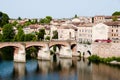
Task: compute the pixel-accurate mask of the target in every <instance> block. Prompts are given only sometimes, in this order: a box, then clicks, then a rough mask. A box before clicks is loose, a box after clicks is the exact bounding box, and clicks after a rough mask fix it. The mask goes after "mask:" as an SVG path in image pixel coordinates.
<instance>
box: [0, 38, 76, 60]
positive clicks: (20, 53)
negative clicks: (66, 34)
mask: <svg viewBox="0 0 120 80" xmlns="http://www.w3.org/2000/svg"><path fill="white" fill-rule="evenodd" d="M76 44H77V42H76V41H74V40H64V41H63V40H61V41H60V40H54V41H41V42H1V43H0V48H3V47H8V46H11V47H14V48H15V50H14V61H16V62H25V61H26V51H25V49H27V48H29V47H32V46H38V47H40V49H39V50H38V59H42V60H43V59H44V60H50V58H51V56H50V47H52V46H54V45H60V46H61V48H60V51H59V53H61V54H62V56H66V57H72V54H73V53H76V49H74V47H75V46H76ZM71 46H72V47H71ZM63 51H65V54H63ZM67 53H69V54H67Z"/></svg>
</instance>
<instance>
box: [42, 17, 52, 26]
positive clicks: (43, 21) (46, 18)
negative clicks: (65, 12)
mask: <svg viewBox="0 0 120 80" xmlns="http://www.w3.org/2000/svg"><path fill="white" fill-rule="evenodd" d="M51 20H52V17H51V16H46V17H45V18H43V19H40V24H49V23H50V21H51Z"/></svg>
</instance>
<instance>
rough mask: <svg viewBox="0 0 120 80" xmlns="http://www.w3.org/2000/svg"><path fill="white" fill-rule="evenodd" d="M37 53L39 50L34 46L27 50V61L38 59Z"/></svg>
mask: <svg viewBox="0 0 120 80" xmlns="http://www.w3.org/2000/svg"><path fill="white" fill-rule="evenodd" d="M37 52H38V51H37V49H36V48H35V47H34V46H32V47H30V48H28V49H27V50H26V58H27V59H31V58H33V59H37Z"/></svg>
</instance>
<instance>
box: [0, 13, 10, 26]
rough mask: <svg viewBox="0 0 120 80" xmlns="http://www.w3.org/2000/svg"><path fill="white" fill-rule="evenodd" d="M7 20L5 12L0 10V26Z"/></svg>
mask: <svg viewBox="0 0 120 80" xmlns="http://www.w3.org/2000/svg"><path fill="white" fill-rule="evenodd" d="M8 22H9V16H8V15H7V14H5V13H2V12H0V27H3V26H4V25H5V24H7V23H8Z"/></svg>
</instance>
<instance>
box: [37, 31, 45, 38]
mask: <svg viewBox="0 0 120 80" xmlns="http://www.w3.org/2000/svg"><path fill="white" fill-rule="evenodd" d="M44 35H45V29H40V30H39V33H38V40H43V39H44Z"/></svg>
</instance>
